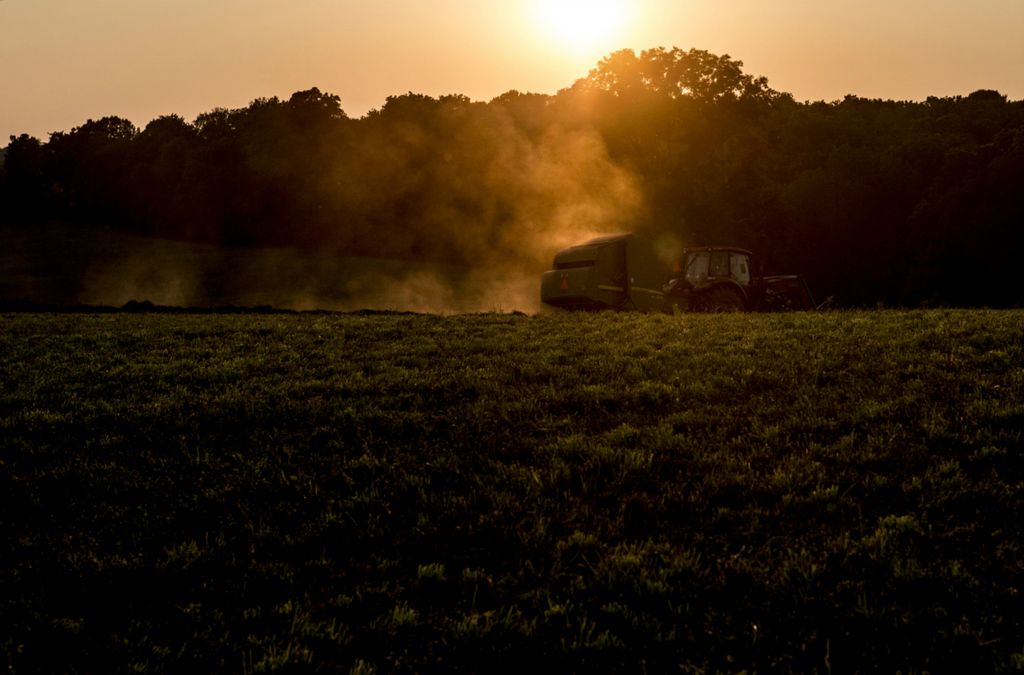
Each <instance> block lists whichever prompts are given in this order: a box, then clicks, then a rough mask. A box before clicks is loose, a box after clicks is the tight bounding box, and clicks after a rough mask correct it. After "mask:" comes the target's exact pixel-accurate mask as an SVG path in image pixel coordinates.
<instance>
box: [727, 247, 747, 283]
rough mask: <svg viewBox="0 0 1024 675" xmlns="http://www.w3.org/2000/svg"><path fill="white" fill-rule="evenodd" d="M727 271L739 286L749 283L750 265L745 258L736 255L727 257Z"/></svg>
mask: <svg viewBox="0 0 1024 675" xmlns="http://www.w3.org/2000/svg"><path fill="white" fill-rule="evenodd" d="M729 271H730V272H731V274H732V278H733V279H735V280H736V281H738V282H740V283H741V284H749V283H750V263H749V262H748V261H747V256H745V255H741V254H738V253H733V254H732V255H731V256H729Z"/></svg>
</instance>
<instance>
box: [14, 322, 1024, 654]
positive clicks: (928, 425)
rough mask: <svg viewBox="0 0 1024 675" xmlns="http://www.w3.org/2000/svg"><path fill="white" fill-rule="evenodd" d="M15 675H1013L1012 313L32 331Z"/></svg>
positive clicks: (22, 356) (1022, 574) (17, 335)
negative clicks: (205, 674)
mask: <svg viewBox="0 0 1024 675" xmlns="http://www.w3.org/2000/svg"><path fill="white" fill-rule="evenodd" d="M0 318H2V321H3V323H2V328H0V381H2V385H3V386H2V392H0V481H2V484H0V640H2V641H3V643H2V645H3V647H2V648H3V650H4V652H5V656H6V660H7V665H8V666H9V668H10V669H11V670H12V671H13V672H47V671H49V672H76V671H78V672H124V671H139V672H146V671H148V672H167V671H190V672H201V671H221V672H227V671H230V672H260V671H271V670H278V669H283V670H294V671H300V672H356V673H372V672H377V673H391V672H425V671H434V672H448V671H454V670H459V671H462V672H523V671H524V670H527V669H534V670H537V669H544V670H547V671H563V672H570V671H572V672H584V671H593V672H613V671H620V672H645V671H646V672H704V671H709V672H714V671H724V672H735V671H740V670H744V669H746V670H750V671H759V672H787V671H798V672H815V671H817V672H833V673H843V672H893V671H896V670H900V671H902V672H925V671H932V672H954V671H958V670H964V669H970V670H971V671H972V672H986V671H1012V670H1019V669H1021V668H1024V597H1022V590H1024V588H1022V586H1024V548H1022V547H1024V531H1022V530H1024V519H1022V514H1024V483H1022V480H1024V462H1022V457H1021V454H1022V451H1024V439H1022V433H1024V431H1022V429H1024V347H1022V344H1024V313H1022V312H1018V311H1005V312H997V311H945V310H935V311H913V312H900V311H878V312H834V313H831V312H830V313H822V314H813V313H806V314H777V315H719V316H698V315H686V316H680V317H669V316H642V315H635V314H611V313H608V314H600V315H589V314H571V315H570V314H562V315H554V316H543V315H542V316H536V317H528V316H522V315H473V316H431V315H402V316H399V315H373V316H356V315H348V316H319V315H258V316H257V315H249V316H237V315H231V316H217V315H212V316H210V315H204V316H187V315H186V316H181V315H127V314H120V315H29V314H12V315H6V316H3V317H0Z"/></svg>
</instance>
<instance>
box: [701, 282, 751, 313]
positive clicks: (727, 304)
mask: <svg viewBox="0 0 1024 675" xmlns="http://www.w3.org/2000/svg"><path fill="white" fill-rule="evenodd" d="M705 307H706V308H707V311H709V312H742V311H743V310H744V306H743V298H741V297H740V296H739V294H738V293H736V291H734V290H732V289H729V288H716V289H714V290H713V291H711V293H709V294H708V299H707V302H706V303H705Z"/></svg>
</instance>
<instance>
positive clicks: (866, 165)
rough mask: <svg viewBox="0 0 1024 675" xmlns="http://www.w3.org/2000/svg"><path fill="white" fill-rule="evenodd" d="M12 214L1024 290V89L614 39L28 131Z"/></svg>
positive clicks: (426, 252) (1015, 298) (923, 298)
mask: <svg viewBox="0 0 1024 675" xmlns="http://www.w3.org/2000/svg"><path fill="white" fill-rule="evenodd" d="M2 166H3V168H2V170H0V219H3V220H5V221H7V222H9V223H17V224H31V223H32V222H38V221H43V220H60V221H62V222H67V223H72V224H77V225H78V226H80V227H82V228H90V227H95V226H103V227H111V226H113V227H118V228H123V229H125V230H127V231H131V232H137V233H140V234H145V235H151V236H160V237H166V238H176V239H184V240H190V241H201V242H211V243H220V244H228V245H289V246H303V247H318V248H325V247H326V248H330V249H333V250H336V251H338V252H339V253H341V254H344V255H368V256H384V257H392V258H399V259H413V258H416V259H428V260H433V261H437V262H444V263H451V264H454V265H463V266H472V265H479V264H488V263H487V262H486V261H493V260H495V259H500V260H502V261H504V263H505V264H509V265H517V266H519V267H524V268H535V269H537V270H538V272H539V271H540V270H541V269H543V265H545V264H546V263H547V262H548V261H549V258H550V256H551V254H552V253H553V252H554V250H555V248H556V247H558V246H563V245H567V244H570V243H573V240H574V238H578V237H582V236H586V235H587V234H590V233H594V232H601V231H623V230H636V231H640V232H646V233H649V234H652V235H655V236H659V237H662V236H669V237H671V238H673V239H674V240H676V241H679V242H682V243H684V244H690V245H696V244H709V243H710V244H734V245H742V246H744V247H747V248H751V249H754V250H755V251H756V252H757V253H758V254H760V257H761V259H762V260H764V264H765V267H766V271H769V272H771V271H775V272H802V273H805V274H806V275H807V276H808V277H809V278H810V281H811V283H812V287H813V288H814V290H815V291H816V292H817V294H818V295H820V296H825V295H834V296H835V298H836V301H837V303H838V304H840V305H874V304H875V303H886V304H895V305H918V304H922V303H939V304H953V305H994V306H1018V305H1020V304H1021V298H1022V297H1024V281H1022V280H1021V278H1020V276H1019V275H1018V274H1016V272H1015V269H1016V265H1017V260H1016V257H1017V254H1018V252H1019V251H1021V250H1022V248H1021V244H1022V231H1024V192H1022V191H1021V190H1020V185H1022V184H1024V102H1021V101H1009V100H1007V97H1006V96H1004V95H1002V94H1000V93H999V92H994V91H990V90H978V91H976V92H973V93H970V94H968V95H966V96H954V97H932V98H928V99H927V100H925V101H922V102H906V101H885V100H867V99H862V98H858V97H854V96H848V97H846V98H844V99H843V100H840V101H834V102H805V103H797V102H796V101H794V99H793V97H792V96H791V95H789V94H786V93H783V92H778V91H775V90H774V89H772V88H771V87H770V86H769V85H768V81H767V80H766V79H765V78H764V77H755V76H752V75H749V74H747V73H745V72H744V71H743V63H742V62H741V61H737V60H734V59H732V58H731V57H729V56H728V55H723V56H718V55H715V54H712V53H710V52H707V51H703V50H698V49H690V50H681V49H678V48H673V49H665V48H657V49H649V50H645V51H643V52H641V53H640V54H637V53H636V52H634V51H632V50H622V51H617V52H614V53H612V54H610V55H608V56H607V57H606V58H604V59H602V60H601V61H600V62H599V63H598V64H597V65H596V67H595V68H594V69H593V70H591V71H590V73H589V74H588V75H587V76H586V77H584V78H582V79H580V80H579V81H577V82H576V83H574V84H573V85H572V86H570V87H567V88H566V89H564V90H562V91H561V92H559V93H558V94H556V95H553V96H549V95H542V94H531V93H522V92H517V91H510V92H507V93H505V94H503V95H501V96H498V97H496V98H495V99H493V100H491V101H489V102H475V101H471V100H470V99H469V98H467V97H465V96H461V95H450V96H442V97H439V98H434V97H431V96H426V95H422V94H417V93H413V92H409V93H406V94H403V95H397V96H391V97H388V99H387V100H386V102H385V103H384V105H383V106H382V107H381V108H380V109H378V110H374V111H371V112H370V113H369V114H367V115H365V116H364V117H362V118H360V119H353V118H350V117H349V116H348V115H346V114H345V112H344V110H343V109H342V105H341V99H340V97H339V96H337V95H334V94H329V93H324V92H321V91H320V90H319V89H316V88H312V89H308V90H306V91H300V92H296V93H295V94H293V95H292V96H291V97H290V98H289V99H288V100H287V101H282V100H279V99H277V98H276V97H273V98H257V99H255V100H253V101H252V103H250V104H249V105H248V106H246V107H244V108H238V109H225V108H217V109H214V110H211V111H209V112H206V113H203V114H201V115H199V116H198V117H197V118H196V119H195V120H193V121H191V122H189V121H186V120H184V119H183V118H181V117H180V116H177V115H167V116H163V117H159V118H157V119H154V120H152V121H151V122H149V123H148V124H146V125H145V127H144V128H143V129H141V130H140V129H138V128H136V127H135V126H134V125H133V124H132V123H131V122H129V121H128V120H125V119H122V118H119V117H104V118H102V119H99V120H88V121H86V122H85V123H84V124H82V125H81V126H79V127H75V128H74V129H72V130H71V131H68V132H56V133H54V134H51V135H50V137H49V139H48V140H46V141H41V140H39V139H36V138H32V137H30V136H27V135H20V136H17V137H11V139H10V142H9V143H8V145H7V147H6V148H5V150H4V152H3V165H2Z"/></svg>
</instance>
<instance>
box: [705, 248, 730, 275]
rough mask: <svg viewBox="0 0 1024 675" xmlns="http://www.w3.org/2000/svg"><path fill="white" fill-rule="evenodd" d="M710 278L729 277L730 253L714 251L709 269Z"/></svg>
mask: <svg viewBox="0 0 1024 675" xmlns="http://www.w3.org/2000/svg"><path fill="white" fill-rule="evenodd" d="M708 276H712V277H727V276H729V252H728V251H712V253H711V264H710V265H709V267H708Z"/></svg>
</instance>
